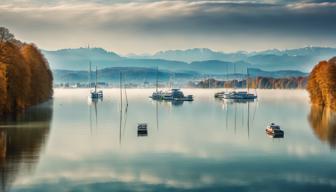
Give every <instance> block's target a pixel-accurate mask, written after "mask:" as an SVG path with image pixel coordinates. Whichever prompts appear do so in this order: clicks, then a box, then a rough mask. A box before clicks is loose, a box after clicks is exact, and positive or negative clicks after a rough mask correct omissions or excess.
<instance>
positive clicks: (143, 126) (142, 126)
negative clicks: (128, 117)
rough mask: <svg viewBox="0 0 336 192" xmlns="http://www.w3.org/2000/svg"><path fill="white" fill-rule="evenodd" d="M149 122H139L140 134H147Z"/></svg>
mask: <svg viewBox="0 0 336 192" xmlns="http://www.w3.org/2000/svg"><path fill="white" fill-rule="evenodd" d="M147 134H148V131H147V123H139V124H138V136H147Z"/></svg>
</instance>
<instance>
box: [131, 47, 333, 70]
mask: <svg viewBox="0 0 336 192" xmlns="http://www.w3.org/2000/svg"><path fill="white" fill-rule="evenodd" d="M335 55H336V48H328V47H304V48H298V49H286V50H278V49H270V50H265V51H259V52H242V51H239V52H233V53H225V52H218V51H212V50H210V49H206V48H194V49H186V50H168V51H160V52H158V53H155V54H153V55H151V56H148V55H147V56H134V55H132V56H130V57H134V58H138V59H139V58H147V59H148V58H155V59H165V60H176V61H184V62H188V63H190V62H192V61H205V60H220V61H228V62H237V61H245V62H248V63H250V64H251V65H253V66H254V67H257V68H261V69H264V70H270V69H272V70H288V69H291V70H302V71H307V72H308V71H310V70H311V69H312V67H313V65H314V63H316V62H318V61H320V60H323V59H327V58H330V57H332V56H335Z"/></svg>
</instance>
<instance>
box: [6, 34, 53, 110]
mask: <svg viewBox="0 0 336 192" xmlns="http://www.w3.org/2000/svg"><path fill="white" fill-rule="evenodd" d="M0 48H1V49H0V115H4V114H6V113H8V112H17V111H21V110H23V109H25V108H27V107H29V106H31V105H35V104H38V103H40V102H43V101H45V100H47V99H49V98H50V97H51V96H52V80H53V79H52V74H51V71H50V69H49V65H48V62H47V60H46V59H45V58H44V57H43V55H42V54H41V52H40V51H39V50H38V49H37V48H36V47H35V46H34V45H32V44H25V43H21V42H20V41H18V40H16V39H15V38H14V35H12V34H11V33H10V32H9V31H8V30H7V29H5V28H1V27H0Z"/></svg>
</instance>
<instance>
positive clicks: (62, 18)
mask: <svg viewBox="0 0 336 192" xmlns="http://www.w3.org/2000/svg"><path fill="white" fill-rule="evenodd" d="M18 2H21V3H18ZM335 20H336V3H335V2H319V1H294V2H292V3H286V1H252V2H251V1H135V2H126V3H125V2H123V3H121V2H120V1H116V2H114V3H111V2H105V1H90V2H85V3H81V2H80V1H78V0H73V1H67V2H64V1H51V2H49V4H46V3H43V4H41V3H38V2H37V1H35V2H34V1H24V3H22V1H14V2H6V1H5V2H4V3H0V23H2V25H5V26H7V27H9V28H10V29H12V30H13V32H14V33H16V34H18V35H19V36H22V38H24V39H27V40H28V41H34V42H36V43H40V44H42V47H46V48H51V49H52V48H61V47H76V46H79V45H85V44H86V43H89V42H93V43H96V44H98V45H100V46H105V47H106V48H108V49H114V50H120V51H121V52H141V50H142V52H151V51H154V50H160V49H167V48H170V47H172V48H183V47H185V48H188V47H193V46H198V47H210V48H215V49H226V50H227V49H229V48H230V47H231V49H232V46H228V45H227V43H234V40H236V42H237V43H236V45H235V46H233V47H234V48H233V49H245V50H246V49H247V50H253V49H264V48H272V47H278V48H282V47H295V46H302V44H303V43H304V44H306V45H307V44H320V45H325V44H327V45H329V44H330V45H332V44H333V43H334V42H335V35H334V31H335V30H336V25H334V21H335ZM53 37H57V41H59V39H64V40H66V42H64V44H63V46H61V45H60V43H57V42H55V39H53ZM181 39H182V40H183V42H181ZM200 39H201V40H200ZM263 39H264V41H263ZM279 40H280V41H279ZM220 41H221V42H220ZM260 41H263V42H261V43H260ZM145 42H150V43H147V44H145ZM155 42H159V43H160V44H161V43H164V44H165V45H166V46H165V45H158V44H157V43H155ZM167 42H168V43H167ZM111 43H113V44H114V46H112V45H108V44H111ZM328 43H329V44H328ZM116 44H117V45H118V47H116V46H115V45H116ZM220 44H222V45H220ZM253 44H258V45H257V46H255V47H252V46H253ZM202 45H204V46H202ZM130 46H131V47H130ZM239 47H241V48H239Z"/></svg>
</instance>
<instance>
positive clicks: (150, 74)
mask: <svg viewBox="0 0 336 192" xmlns="http://www.w3.org/2000/svg"><path fill="white" fill-rule="evenodd" d="M120 73H122V74H123V78H124V80H125V81H126V82H138V83H139V82H144V81H151V82H154V81H155V80H156V76H157V75H158V79H159V81H160V82H163V81H168V80H169V79H171V78H172V79H174V81H180V82H186V81H190V80H194V79H204V78H208V77H211V78H218V79H232V78H233V77H236V78H245V77H246V73H243V74H242V73H236V74H232V73H230V74H211V75H204V74H200V73H197V72H192V71H186V72H171V71H168V70H162V69H160V70H158V71H157V70H156V69H155V68H140V67H111V68H105V69H101V70H98V81H105V82H114V83H115V82H119V77H120ZM53 74H54V80H55V82H56V83H63V82H72V83H75V82H88V79H89V73H88V71H73V70H53ZM249 74H250V77H259V76H262V77H277V78H285V77H298V76H306V75H307V74H306V73H302V72H300V71H290V70H288V71H263V70H260V69H249ZM91 77H92V78H93V79H94V78H95V73H92V76H91Z"/></svg>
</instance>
